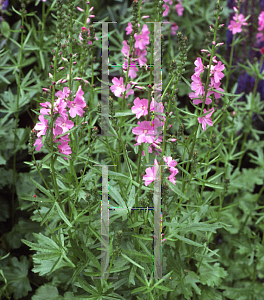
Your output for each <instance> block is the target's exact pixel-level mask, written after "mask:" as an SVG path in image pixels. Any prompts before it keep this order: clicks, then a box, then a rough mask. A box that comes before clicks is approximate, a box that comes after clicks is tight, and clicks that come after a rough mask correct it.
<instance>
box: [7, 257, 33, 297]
mask: <svg viewBox="0 0 264 300" xmlns="http://www.w3.org/2000/svg"><path fill="white" fill-rule="evenodd" d="M9 265H10V266H1V269H2V271H3V273H4V275H5V278H6V280H7V282H8V286H9V289H10V291H11V292H12V293H14V295H13V299H21V298H22V297H26V296H27V295H28V292H29V291H32V288H31V286H30V282H29V279H28V270H29V267H30V261H29V260H28V259H27V258H26V256H24V255H22V256H20V261H18V259H17V258H16V257H12V258H11V259H10V260H9Z"/></svg>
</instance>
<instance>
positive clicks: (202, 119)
mask: <svg viewBox="0 0 264 300" xmlns="http://www.w3.org/2000/svg"><path fill="white" fill-rule="evenodd" d="M208 111H211V112H210V113H209V114H207V115H205V116H204V117H198V122H199V123H202V127H203V131H205V129H206V124H208V125H209V126H213V122H212V120H211V119H210V117H211V115H212V113H213V112H214V108H213V107H212V108H211V109H209V110H208ZM205 113H207V110H206V109H204V114H205Z"/></svg>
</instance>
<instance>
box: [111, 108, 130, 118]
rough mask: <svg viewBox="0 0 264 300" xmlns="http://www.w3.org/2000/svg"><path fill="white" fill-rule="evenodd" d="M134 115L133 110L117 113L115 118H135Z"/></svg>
mask: <svg viewBox="0 0 264 300" xmlns="http://www.w3.org/2000/svg"><path fill="white" fill-rule="evenodd" d="M133 115H135V114H134V113H133V112H132V111H131V109H130V110H125V111H118V112H115V117H124V116H133Z"/></svg>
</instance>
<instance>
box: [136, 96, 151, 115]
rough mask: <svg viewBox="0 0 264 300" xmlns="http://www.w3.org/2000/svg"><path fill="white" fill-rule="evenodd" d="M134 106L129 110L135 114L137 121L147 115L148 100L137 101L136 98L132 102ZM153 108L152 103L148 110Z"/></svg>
mask: <svg viewBox="0 0 264 300" xmlns="http://www.w3.org/2000/svg"><path fill="white" fill-rule="evenodd" d="M134 104H135V105H134V106H132V107H131V110H132V112H133V113H135V114H136V117H137V119H139V118H140V117H141V116H146V115H147V114H148V99H144V98H143V99H141V100H140V99H139V97H137V98H136V99H135V100H134ZM151 108H154V106H153V102H151V103H150V109H151Z"/></svg>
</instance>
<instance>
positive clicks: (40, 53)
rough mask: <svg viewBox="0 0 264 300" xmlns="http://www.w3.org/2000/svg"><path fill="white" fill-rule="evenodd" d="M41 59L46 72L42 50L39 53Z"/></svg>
mask: <svg viewBox="0 0 264 300" xmlns="http://www.w3.org/2000/svg"><path fill="white" fill-rule="evenodd" d="M39 57H40V61H41V66H42V70H45V60H44V57H43V53H42V51H41V50H40V51H39Z"/></svg>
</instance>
